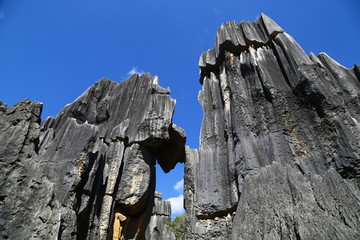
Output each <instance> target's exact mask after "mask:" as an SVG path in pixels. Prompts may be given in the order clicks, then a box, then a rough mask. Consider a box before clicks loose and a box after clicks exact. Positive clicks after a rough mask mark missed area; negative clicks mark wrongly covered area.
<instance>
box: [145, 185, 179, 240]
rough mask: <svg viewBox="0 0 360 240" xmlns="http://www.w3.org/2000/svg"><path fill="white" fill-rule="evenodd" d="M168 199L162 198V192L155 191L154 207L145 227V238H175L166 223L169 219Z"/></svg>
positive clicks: (170, 239)
mask: <svg viewBox="0 0 360 240" xmlns="http://www.w3.org/2000/svg"><path fill="white" fill-rule="evenodd" d="M170 216H171V205H170V201H167V200H162V194H161V193H160V192H155V201H154V208H153V211H152V216H151V219H150V222H149V225H148V227H147V229H146V239H149V240H175V239H176V238H175V235H174V233H173V232H172V231H171V229H170V228H169V227H168V226H167V225H166V223H167V222H169V221H171V218H170Z"/></svg>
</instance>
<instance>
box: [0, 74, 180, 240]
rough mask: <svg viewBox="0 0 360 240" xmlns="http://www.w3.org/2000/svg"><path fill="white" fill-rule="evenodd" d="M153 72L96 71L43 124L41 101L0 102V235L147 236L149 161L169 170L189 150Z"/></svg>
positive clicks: (170, 101)
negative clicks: (123, 75) (122, 75)
mask: <svg viewBox="0 0 360 240" xmlns="http://www.w3.org/2000/svg"><path fill="white" fill-rule="evenodd" d="M157 81H158V80H157V77H151V76H150V75H149V74H143V75H141V76H139V75H137V74H135V75H133V76H131V77H130V78H129V79H127V80H124V81H123V82H121V83H116V82H113V81H111V80H108V79H101V80H100V81H99V82H97V83H96V84H95V85H94V86H92V87H90V88H89V89H88V90H86V92H85V93H84V94H82V95H81V96H80V97H79V98H78V99H76V100H75V101H74V102H73V103H71V104H69V105H67V106H65V107H64V109H63V110H61V112H60V113H59V114H58V115H57V116H56V117H50V118H48V119H46V120H45V121H43V122H42V123H41V126H40V113H41V104H40V103H36V102H31V101H29V100H25V101H22V102H20V103H18V104H17V105H15V106H14V107H12V108H7V107H6V105H5V104H3V103H1V105H0V129H1V138H0V143H1V144H0V146H1V149H0V157H1V158H0V164H1V175H0V176H1V179H0V180H1V183H0V184H1V190H0V212H1V219H0V221H1V224H0V226H1V227H0V234H1V235H0V238H4V239H32V238H34V239H37V238H41V239H56V238H58V239H114V240H115V239H145V230H146V228H147V227H148V224H149V222H150V219H151V216H152V211H153V207H154V204H155V209H157V205H156V204H158V200H156V201H155V202H154V192H155V167H154V166H155V163H156V161H157V162H158V163H159V165H160V166H161V167H162V169H163V170H164V171H165V172H168V171H170V170H171V169H173V168H174V166H175V165H176V163H178V162H184V159H185V148H184V144H185V133H184V131H183V130H182V129H181V128H179V127H177V126H176V125H174V124H173V123H172V116H173V112H174V106H175V101H174V100H173V99H171V98H170V97H169V93H170V90H169V89H164V88H161V87H160V86H159V85H158V82H157ZM167 207H169V206H167ZM160 210H161V211H162V210H163V209H162V208H160ZM160 210H159V211H160ZM167 214H169V213H168V212H167ZM166 219H168V216H167V218H166ZM163 222H165V220H163V221H162V222H161V224H162V223H163ZM169 239H170V238H169Z"/></svg>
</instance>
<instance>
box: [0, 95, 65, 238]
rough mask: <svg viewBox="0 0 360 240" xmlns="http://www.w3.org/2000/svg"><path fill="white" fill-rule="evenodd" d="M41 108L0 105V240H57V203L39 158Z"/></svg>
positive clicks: (25, 103)
mask: <svg viewBox="0 0 360 240" xmlns="http://www.w3.org/2000/svg"><path fill="white" fill-rule="evenodd" d="M41 110H42V104H41V103H39V102H31V101H30V100H23V101H21V102H19V103H17V104H16V105H14V106H13V107H11V108H8V107H7V106H6V105H5V104H4V103H1V102H0V239H56V237H57V236H58V231H59V227H60V211H59V210H60V207H61V205H60V202H59V201H57V200H56V199H54V187H53V183H51V182H50V181H49V180H48V179H47V178H46V177H45V175H44V173H43V172H42V170H41V163H40V159H39V157H38V150H39V149H38V144H39V141H38V140H39V133H40V114H41Z"/></svg>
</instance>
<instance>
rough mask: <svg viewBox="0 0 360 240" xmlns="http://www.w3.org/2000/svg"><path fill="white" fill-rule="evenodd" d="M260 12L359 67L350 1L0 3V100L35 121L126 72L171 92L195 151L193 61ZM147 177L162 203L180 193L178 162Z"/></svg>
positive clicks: (357, 9)
mask: <svg viewBox="0 0 360 240" xmlns="http://www.w3.org/2000/svg"><path fill="white" fill-rule="evenodd" d="M262 12H264V13H265V14H267V15H269V16H270V17H271V18H273V19H274V20H275V21H276V22H277V23H278V24H279V25H280V26H281V27H282V28H283V29H284V30H285V31H287V32H288V33H289V34H290V35H292V36H293V37H294V38H295V40H297V41H298V42H299V44H300V45H301V46H302V47H303V48H304V50H305V51H306V52H307V53H310V52H314V53H315V54H318V53H319V52H326V53H327V54H328V55H330V57H332V58H334V59H335V60H336V61H338V62H339V63H341V64H343V65H344V66H346V67H353V64H354V63H358V64H360V1H359V0H302V1H291V0H272V1H269V0H264V1H256V0H255V1H249V0H247V1H239V0H237V1H236V0H222V1H214V0H207V1H205V0H192V1H185V0H183V1H180V0H159V1H157V0H153V1H123V0H0V81H1V84H0V101H3V102H5V103H7V104H8V105H9V106H12V105H13V104H14V103H16V102H18V101H20V100H22V99H24V98H30V99H31V100H34V101H40V102H43V103H44V110H43V115H42V116H43V119H45V118H46V117H47V116H54V115H56V114H57V113H58V112H59V111H60V110H61V109H62V108H63V107H64V106H65V105H66V104H67V103H70V102H72V101H74V100H75V99H76V98H77V97H78V96H79V95H80V94H82V93H83V92H84V91H85V90H86V89H87V88H88V87H89V86H91V85H93V84H94V83H95V82H96V81H97V80H99V79H100V78H102V77H108V78H110V79H112V80H114V81H117V82H120V81H122V80H123V79H125V78H127V77H128V73H129V72H130V71H131V70H132V69H134V68H136V69H137V71H138V72H150V73H151V74H152V75H158V76H159V81H160V85H161V86H162V87H170V88H171V90H172V93H171V96H172V97H173V98H175V99H176V100H177V105H176V109H175V116H174V122H175V123H176V124H177V125H179V126H181V127H182V128H184V129H185V131H186V133H187V136H188V140H187V144H188V145H189V146H191V147H193V148H197V147H198V145H199V131H200V125H201V119H202V111H201V107H200V105H199V104H198V102H197V95H198V91H199V90H200V88H201V86H200V84H199V81H198V79H199V69H198V66H197V63H198V59H199V56H200V54H201V53H202V52H204V51H206V50H207V49H209V48H212V47H213V45H214V42H215V34H216V29H217V28H218V27H219V26H220V24H221V23H222V22H225V21H231V20H235V21H237V22H239V21H241V20H246V21H254V20H256V19H257V17H258V16H259V15H260V14H261V13H262ZM157 173H158V176H157V189H158V190H159V191H161V192H163V198H164V199H168V198H170V197H178V196H179V195H181V193H180V192H179V191H177V190H176V189H174V185H175V184H176V183H177V182H178V181H180V180H181V179H182V178H183V165H182V164H180V165H178V166H177V167H176V169H175V170H174V171H172V172H171V173H170V174H167V175H165V174H162V173H161V169H160V168H158V171H157ZM178 199H179V198H178Z"/></svg>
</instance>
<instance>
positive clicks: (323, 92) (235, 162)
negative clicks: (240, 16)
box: [184, 14, 360, 239]
mask: <svg viewBox="0 0 360 240" xmlns="http://www.w3.org/2000/svg"><path fill="white" fill-rule="evenodd" d="M199 66H200V69H201V77H200V83H201V84H202V90H201V92H200V93H199V101H200V103H201V105H202V108H203V111H204V117H203V123H202V128H201V139H200V149H199V152H197V151H196V150H190V149H188V150H187V160H186V166H185V190H184V191H185V193H184V196H185V208H186V210H187V233H186V239H313V238H316V239H329V238H331V239H358V238H360V231H359V229H360V198H359V187H360V165H359V162H360V111H359V109H360V77H359V76H360V75H359V66H358V65H355V66H354V68H353V69H347V68H345V67H343V66H341V65H340V64H338V63H337V62H335V61H334V60H333V59H331V58H330V57H329V56H327V55H326V54H324V53H321V54H319V55H318V56H315V55H314V54H310V55H309V56H308V55H307V54H305V52H304V51H303V50H302V49H301V47H300V46H299V45H298V44H297V43H296V41H295V40H294V39H293V38H292V37H291V36H290V35H288V34H287V33H286V32H285V31H284V30H283V29H282V28H281V27H280V26H278V25H277V24H276V23H275V22H274V21H273V20H272V19H270V18H269V17H268V16H266V15H264V14H262V15H261V16H260V17H259V19H258V20H257V21H256V22H241V23H240V24H237V23H235V22H228V23H224V24H223V25H222V26H221V27H220V28H219V29H218V32H217V35H216V43H215V47H214V48H213V49H211V50H208V51H207V52H205V53H203V54H202V55H201V57H200V60H199Z"/></svg>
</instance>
